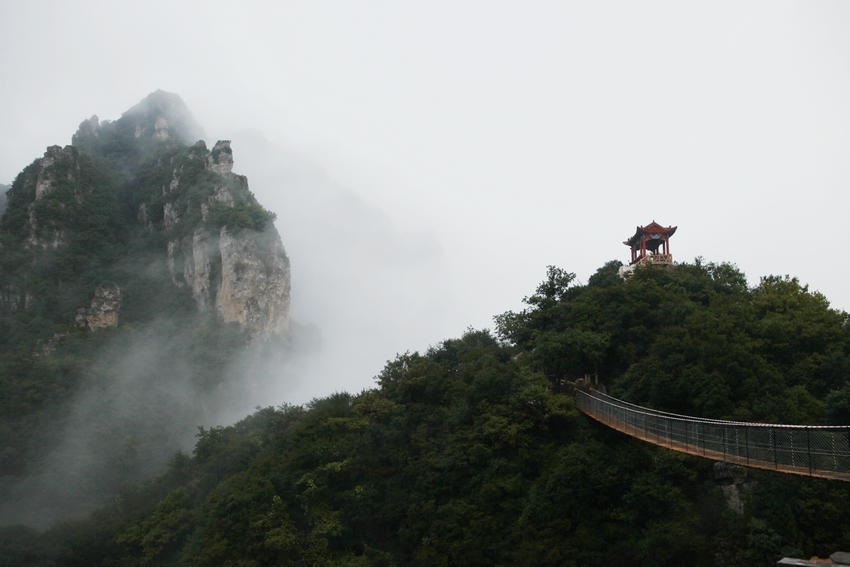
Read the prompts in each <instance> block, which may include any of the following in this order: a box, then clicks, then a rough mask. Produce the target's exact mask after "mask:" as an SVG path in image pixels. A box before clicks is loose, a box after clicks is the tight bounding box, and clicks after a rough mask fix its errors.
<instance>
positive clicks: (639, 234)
mask: <svg viewBox="0 0 850 567" xmlns="http://www.w3.org/2000/svg"><path fill="white" fill-rule="evenodd" d="M677 228H678V227H676V226H666V227H665V226H661V225H660V224H658V223H657V222H655V221H652V222H651V223H649V224H648V225H646V226H639V227H637V230H636V231H635V234H634V236H632V237H631V238H629V239H628V240H626V241H625V242H623V244H625V245H626V246H628V247H629V248H631V250H632V261H631V264H632V265H634V266H641V265H644V264H662V265H666V266H672V265H673V255H672V254H671V253H670V237H671V236H673V235H674V234H675V233H676V229H677Z"/></svg>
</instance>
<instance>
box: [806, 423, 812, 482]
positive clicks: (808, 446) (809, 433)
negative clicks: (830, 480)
mask: <svg viewBox="0 0 850 567" xmlns="http://www.w3.org/2000/svg"><path fill="white" fill-rule="evenodd" d="M806 453H807V454H808V455H809V476H812V430H811V429H806Z"/></svg>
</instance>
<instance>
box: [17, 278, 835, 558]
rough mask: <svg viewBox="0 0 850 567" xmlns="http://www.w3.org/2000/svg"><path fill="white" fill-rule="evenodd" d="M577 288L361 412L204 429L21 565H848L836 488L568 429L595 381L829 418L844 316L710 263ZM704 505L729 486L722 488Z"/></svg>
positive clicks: (415, 367) (385, 387) (424, 362)
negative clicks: (585, 384) (820, 552)
mask: <svg viewBox="0 0 850 567" xmlns="http://www.w3.org/2000/svg"><path fill="white" fill-rule="evenodd" d="M617 267H618V264H617V263H609V264H607V265H606V266H604V267H603V268H601V269H600V270H599V271H598V272H597V273H596V274H595V275H594V276H593V277H592V278H591V279H590V281H589V282H588V284H587V285H584V286H579V285H574V276H573V275H572V274H569V273H567V272H564V271H563V270H559V269H557V268H550V270H549V273H548V277H547V279H546V281H544V282H543V283H542V284H541V285H540V287H539V288H538V289H537V292H536V293H535V294H533V295H532V296H530V297H529V298H527V299H526V303H527V305H528V308H527V309H526V310H525V311H523V312H521V313H506V314H504V315H501V316H499V317H497V329H498V335H497V336H493V335H492V334H490V333H489V332H487V331H469V332H467V333H466V334H465V335H464V336H463V337H462V338H460V339H453V340H447V341H445V342H443V343H442V344H440V345H438V346H436V347H434V348H432V349H430V350H429V351H428V352H426V353H424V354H418V353H413V354H410V353H408V354H405V355H402V356H399V357H398V358H397V359H396V360H394V361H392V362H390V363H389V364H388V365H387V366H386V368H385V369H384V370H383V371H382V372H381V374H380V375H379V376H378V384H377V387H376V388H375V389H373V390H369V391H364V392H362V393H360V394H358V395H350V394H346V393H338V394H334V395H332V396H330V397H328V398H325V399H320V400H315V401H313V402H312V403H310V404H308V405H307V406H305V407H300V406H281V407H279V408H265V409H259V410H258V411H257V412H256V413H255V414H253V415H252V416H250V417H248V418H246V419H244V420H243V421H241V422H239V423H238V424H236V425H234V426H231V427H216V428H213V429H209V430H201V431H200V432H199V434H198V440H197V444H196V446H195V449H194V452H193V454H192V455H191V456H187V455H183V454H178V455H176V456H174V458H173V459H172V460H171V463H170V465H169V470H168V472H167V473H165V474H164V475H162V476H159V477H157V478H155V479H153V480H151V481H149V482H147V483H145V484H142V485H138V486H129V487H127V488H125V490H124V491H123V492H122V494H121V496H120V498H118V499H117V500H116V501H115V502H114V503H113V504H112V505H110V506H108V507H106V508H104V509H102V510H100V511H98V512H96V513H94V514H92V515H91V516H89V517H87V518H83V519H79V520H75V521H68V522H65V523H62V524H59V525H56V526H54V527H52V528H51V529H49V530H47V531H45V532H42V533H37V532H34V531H31V530H27V529H25V528H20V527H16V528H6V529H4V530H0V557H2V558H3V559H2V560H3V561H5V562H6V563H7V564H20V565H44V566H48V565H80V566H82V565H87V566H92V565H104V566H105V565H126V566H131V565H139V566H142V565H198V566H207V565H209V566H213V565H216V566H219V565H228V566H229V565H232V566H243V567H255V566H256V567H259V566H265V565H269V566H271V565H309V566H319V565H322V566H331V565H338V566H343V565H350V566H354V565H358V566H359V565H386V566H389V565H445V566H449V565H459V566H460V565H463V566H474V565H535V566H543V565H553V566H554V565H557V566H563V565H568V566H569V565H575V566H587V565H600V566H603V565H604V566H610V565H623V566H626V565H630V566H631V565H646V566H663V565H669V566H680V565H697V566H699V565H706V566H709V565H730V566H750V565H754V566H756V565H765V566H767V565H773V564H774V563H775V562H776V560H777V559H778V558H779V557H781V556H782V555H786V554H787V555H796V556H802V555H807V556H810V555H812V553H813V550H814V547H815V545H818V544H823V545H825V546H827V547H828V548H832V549H836V548H840V547H843V548H844V549H850V489H848V487H847V486H846V485H844V484H842V483H837V482H830V481H824V480H815V479H804V478H797V477H791V476H786V475H781V474H777V473H771V472H763V471H748V472H747V473H746V481H747V482H746V488H745V489H742V491H741V492H740V494H741V495H742V498H743V500H744V502H743V506H742V507H741V508H738V509H736V508H735V507H734V506H731V505H730V504H729V502H728V500H727V497H728V488H729V487H728V486H727V487H722V486H721V484H722V479H721V480H719V479H718V476H717V474H716V469H715V467H714V465H713V463H712V462H710V461H706V460H703V459H699V458H695V457H691V456H687V455H683V454H679V453H673V452H670V451H668V450H665V449H662V448H658V447H654V446H651V445H648V444H646V443H643V442H641V441H638V440H635V439H632V438H630V437H627V436H624V435H622V434H620V433H617V432H615V431H613V430H610V429H607V428H605V427H604V426H601V425H599V424H596V423H595V422H592V421H590V420H588V419H587V418H585V417H583V416H582V415H581V414H579V413H578V412H577V411H576V410H575V407H574V404H573V400H572V397H571V396H570V395H569V392H568V388H567V386H568V382H569V381H572V380H573V379H575V378H578V377H581V376H583V375H584V374H586V373H591V372H598V373H599V375H600V376H601V378H602V379H603V381H605V382H607V383H608V385H609V387H610V389H611V390H613V391H614V392H616V393H618V394H619V395H623V396H625V397H628V398H630V399H632V400H633V401H637V402H641V403H644V404H649V405H654V406H657V407H659V408H664V409H672V410H676V411H681V412H691V413H694V414H698V415H707V416H713V417H736V418H742V417H746V418H748V419H753V420H771V421H772V420H776V421H799V422H820V421H830V420H832V421H838V422H842V420H845V421H843V422H844V423H847V421H846V418H847V409H848V403H847V399H848V396H847V393H848V391H850V379H848V378H849V377H850V376H849V375H848V363H850V358H848V357H850V332H849V331H850V330H849V329H848V325H847V323H848V322H847V315H846V314H845V313H842V312H839V311H835V310H832V309H830V308H829V305H828V304H827V302H826V300H825V299H824V298H823V297H822V296H820V295H819V294H817V293H811V292H809V291H808V290H807V289H806V288H805V287H804V286H801V285H800V284H799V282H797V281H796V280H794V279H790V278H765V279H764V280H762V282H761V283H760V284H759V285H758V286H756V287H755V288H752V289H751V288H748V287H747V285H746V283H745V279H744V277H743V275H742V274H741V273H740V272H739V271H738V270H737V269H735V268H734V267H733V266H729V265H714V264H706V263H704V262H696V263H695V264H682V265H678V266H676V267H674V268H673V269H670V270H664V269H647V270H638V272H637V273H636V274H635V276H634V277H633V278H631V279H630V280H629V281H627V282H622V281H621V280H620V279H619V278H618V277H617V276H616V269H617ZM724 488H725V489H726V490H725V491H724Z"/></svg>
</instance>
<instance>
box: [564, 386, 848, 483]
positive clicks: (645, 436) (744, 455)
mask: <svg viewBox="0 0 850 567" xmlns="http://www.w3.org/2000/svg"><path fill="white" fill-rule="evenodd" d="M576 406H577V407H578V409H579V410H581V411H582V412H583V413H585V414H587V415H588V416H589V417H591V418H593V419H595V420H597V421H599V422H601V423H604V424H605V425H607V426H609V427H611V428H613V429H616V430H617V431H621V432H623V433H625V434H627V435H631V436H632V437H637V438H638V439H642V440H644V441H647V442H649V443H653V444H654V445H659V446H661V447H666V448H668V449H672V450H674V451H680V452H682V453H688V454H689V455H696V456H699V457H705V458H707V459H713V460H715V461H726V462H729V463H737V464H740V465H744V466H748V467H754V468H759V469H768V470H773V471H779V472H783V473H790V474H797V475H804V476H813V477H818V478H828V479H834V480H843V481H848V482H850V427H846V426H845V427H833V426H815V425H775V424H767V423H746V422H737V421H723V420H717V419H703V418H699V417H691V416H686V415H678V414H675V413H668V412H663V411H658V410H653V409H650V408H645V407H641V406H638V405H635V404H631V403H629V402H624V401H623V400H618V399H617V398H613V397H611V396H608V395H606V394H604V393H602V392H600V391H598V390H594V389H592V388H591V389H588V390H583V389H576Z"/></svg>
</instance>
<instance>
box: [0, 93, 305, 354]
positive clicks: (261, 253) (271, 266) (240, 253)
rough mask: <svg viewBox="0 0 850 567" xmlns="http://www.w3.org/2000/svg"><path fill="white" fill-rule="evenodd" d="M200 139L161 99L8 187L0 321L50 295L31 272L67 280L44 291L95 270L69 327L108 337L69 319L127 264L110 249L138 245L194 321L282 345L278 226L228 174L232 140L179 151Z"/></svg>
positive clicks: (284, 324)
mask: <svg viewBox="0 0 850 567" xmlns="http://www.w3.org/2000/svg"><path fill="white" fill-rule="evenodd" d="M199 133H201V129H200V128H199V127H198V126H197V124H196V123H195V122H194V120H193V119H192V117H191V114H190V113H189V111H188V109H186V106H185V104H184V103H183V101H182V100H181V99H180V98H179V97H178V96H177V95H173V94H170V93H165V92H162V91H157V92H155V93H153V94H151V95H150V96H148V97H147V98H145V99H144V100H143V101H142V102H140V103H139V104H138V105H136V106H134V107H133V108H131V109H130V110H128V111H127V112H126V113H124V114H123V115H122V117H121V118H120V119H118V120H116V121H106V120H105V121H100V119H99V118H98V117H97V116H92V117H91V118H90V119H88V120H84V121H83V122H82V123H81V124H80V127H79V129H78V131H77V132H76V134H74V136H73V144H72V145H71V146H65V147H60V146H50V147H49V148H47V151H46V152H45V154H44V156H43V157H41V158H39V159H37V160H35V161H34V162H33V163H32V164H31V165H30V166H29V167H27V168H26V169H25V170H24V171H23V172H22V173H21V174H20V175H19V176H18V178H17V179H16V180H15V182H14V184H13V185H12V187H11V189H10V190H9V207H8V211H7V213H6V214H5V215H4V216H3V220H2V221H0V246H3V247H5V249H6V251H7V253H12V252H15V255H14V258H11V259H12V260H13V261H12V262H9V261H8V260H9V259H10V257H9V256H8V255H7V258H5V260H7V261H6V262H4V264H5V265H4V266H3V268H5V269H4V270H2V272H0V310H2V313H5V314H6V315H12V314H15V313H18V312H19V311H21V310H24V309H29V308H31V307H33V306H35V305H37V304H39V305H43V304H44V302H49V301H50V300H51V298H52V297H54V296H55V295H56V293H55V289H53V288H52V286H51V284H50V283H49V282H44V281H42V280H43V278H41V277H40V276H43V275H44V273H43V270H39V269H37V267H39V266H49V268H57V270H52V269H49V270H48V271H58V272H62V270H63V269H65V272H66V273H65V274H64V276H63V275H62V274H53V277H52V285H53V286H55V285H64V286H65V287H66V288H67V286H68V285H69V284H70V282H69V281H68V277H67V276H68V275H70V274H69V273H68V269H67V268H71V272H74V271H77V272H78V274H79V271H80V270H79V268H82V269H83V271H86V268H89V267H92V265H93V264H99V265H100V267H99V269H95V270H92V271H93V272H95V273H88V274H87V276H86V277H85V278H83V279H89V280H90V281H88V282H87V283H85V285H86V286H87V289H85V290H80V289H75V293H74V294H73V295H75V296H76V297H74V298H73V301H76V302H77V305H76V306H71V305H68V306H67V307H69V308H72V309H68V310H66V313H67V315H65V317H66V319H65V321H66V322H67V324H76V325H78V326H81V327H84V328H88V329H90V330H97V329H99V328H103V327H105V326H114V324H116V323H117V319H116V321H113V322H111V323H109V324H104V325H101V324H100V323H96V324H89V323H86V322H85V321H87V320H88V319H86V318H85V317H83V318H82V319H80V318H79V317H78V313H77V312H78V310H82V311H85V310H90V309H92V308H93V307H92V306H91V305H90V304H91V302H92V301H93V300H94V301H97V300H98V297H100V296H99V295H98V293H101V291H100V290H103V289H107V288H105V287H103V286H101V285H100V283H101V282H99V281H97V280H96V279H94V280H91V278H96V277H97V276H96V275H95V274H96V273H102V275H107V272H111V271H114V268H115V267H116V266H118V265H120V264H122V263H123V264H124V265H125V266H126V265H127V264H129V263H132V258H131V257H130V256H131V255H132V251H131V250H129V249H125V250H118V249H116V248H117V247H118V246H120V245H125V248H127V246H126V245H130V246H129V248H132V244H131V241H136V242H138V241H140V238H141V239H144V238H146V239H147V243H148V244H150V245H153V246H156V247H158V248H159V252H160V253H161V254H162V255H163V257H164V258H165V261H166V263H167V266H168V273H169V276H170V281H171V283H172V284H173V286H174V288H175V290H177V289H180V288H185V289H187V290H189V291H191V297H192V298H193V300H194V303H195V305H196V308H197V310H198V311H200V312H207V313H210V314H215V315H216V316H217V317H219V318H220V319H221V321H223V322H225V323H237V324H238V325H239V327H240V328H241V329H242V330H243V331H244V332H245V333H246V334H247V336H249V337H250V339H252V340H255V339H259V340H269V339H273V338H285V337H286V336H287V333H288V330H289V319H288V313H289V290H290V283H289V282H290V274H289V260H288V258H287V256H286V253H285V251H284V248H283V244H282V243H281V240H280V236H279V235H278V233H277V230H276V229H275V227H274V225H273V222H272V221H273V220H274V215H273V214H271V213H269V212H268V211H265V209H263V208H262V207H261V206H260V204H259V203H258V202H257V200H256V199H255V198H254V196H253V194H252V193H251V192H250V190H249V188H248V182H247V179H246V178H245V177H243V176H240V175H237V174H234V173H233V171H232V170H233V163H234V162H233V151H232V149H231V147H230V142H229V141H219V142H218V143H216V144H215V145H214V146H213V148H212V150H208V149H207V146H206V144H205V143H204V142H203V141H197V142H195V143H193V144H192V145H187V144H186V143H185V142H186V141H188V140H191V141H193V142H194V140H193V139H192V137H193V136H196V135H198V134H199ZM195 139H197V138H195ZM140 232H143V233H146V236H144V237H140V236H139V233H140ZM100 252H107V255H108V256H109V257H108V258H105V257H104V255H103V254H101V253H100ZM122 256H123V257H122ZM57 263H62V264H63V266H57ZM69 264H71V265H69ZM125 276H126V274H125ZM60 282H62V283H61V284H60ZM74 283H75V284H80V285H82V284H83V282H79V281H77V282H74ZM72 287H75V286H72ZM125 292H126V293H130V294H132V293H133V290H132V289H129V290H127V289H125ZM60 295H65V296H67V295H68V293H63V294H60ZM65 299H66V300H68V301H71V300H72V299H71V298H70V297H65ZM127 300H128V301H130V302H134V301H137V300H138V298H134V297H128V298H127ZM82 311H80V312H82ZM114 313H115V317H117V316H118V315H117V314H118V311H117V310H116V311H115V312H114ZM71 319H73V322H72V321H71ZM80 321H83V323H82V324H81V323H80ZM57 322H58V321H57Z"/></svg>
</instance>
